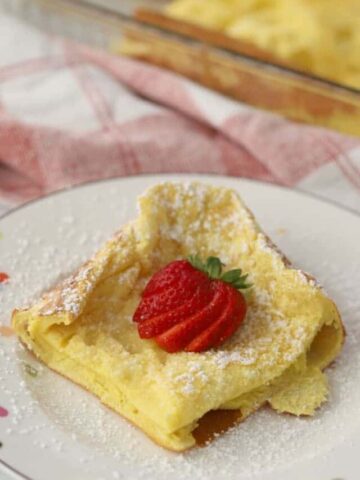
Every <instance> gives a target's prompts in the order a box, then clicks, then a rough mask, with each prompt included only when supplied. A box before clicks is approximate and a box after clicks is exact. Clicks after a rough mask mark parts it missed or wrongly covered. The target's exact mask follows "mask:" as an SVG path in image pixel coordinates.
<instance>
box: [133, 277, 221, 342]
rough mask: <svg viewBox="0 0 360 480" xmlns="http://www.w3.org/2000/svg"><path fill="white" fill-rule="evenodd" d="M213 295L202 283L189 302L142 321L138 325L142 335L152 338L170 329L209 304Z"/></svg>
mask: <svg viewBox="0 0 360 480" xmlns="http://www.w3.org/2000/svg"><path fill="white" fill-rule="evenodd" d="M213 296H214V292H213V291H212V290H209V289H208V288H207V285H205V284H203V285H200V286H199V287H197V289H196V291H195V294H193V296H192V297H191V299H190V300H188V301H187V302H186V301H185V303H183V304H182V305H181V306H180V307H177V308H174V309H173V310H167V311H166V313H164V314H163V315H157V316H154V317H151V318H148V319H146V320H143V321H141V323H140V324H139V326H138V330H139V335H140V337H141V338H152V337H154V336H156V335H159V334H161V333H163V332H164V331H165V330H168V329H169V328H171V327H173V326H174V325H175V324H177V323H179V322H181V321H182V320H183V319H186V318H188V317H190V316H191V315H193V314H194V313H195V312H198V311H199V310H200V309H202V308H203V307H205V306H207V305H208V304H209V302H210V301H211V298H212V297H213Z"/></svg>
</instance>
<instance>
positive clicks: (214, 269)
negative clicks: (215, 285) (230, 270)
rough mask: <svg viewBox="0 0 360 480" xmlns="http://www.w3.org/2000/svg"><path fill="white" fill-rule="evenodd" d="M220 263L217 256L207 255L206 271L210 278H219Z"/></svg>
mask: <svg viewBox="0 0 360 480" xmlns="http://www.w3.org/2000/svg"><path fill="white" fill-rule="evenodd" d="M221 270H222V263H221V261H220V260H219V258H218V257H209V258H208V259H207V261H206V273H207V274H208V275H209V277H210V278H214V279H216V278H220V276H221Z"/></svg>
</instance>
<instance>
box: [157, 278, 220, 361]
mask: <svg viewBox="0 0 360 480" xmlns="http://www.w3.org/2000/svg"><path fill="white" fill-rule="evenodd" d="M226 301H227V291H226V287H225V285H224V284H221V285H219V287H218V288H216V289H215V294H214V296H213V299H212V300H211V302H210V303H209V304H208V305H207V306H206V307H204V308H203V309H202V310H200V311H199V312H198V313H196V314H195V315H192V316H191V317H189V318H188V319H186V320H184V321H182V322H180V323H178V324H177V325H175V326H174V327H172V328H171V329H170V330H168V331H166V332H165V333H163V334H162V335H159V336H157V337H155V341H156V343H157V344H158V345H159V346H160V347H162V348H163V349H164V350H166V351H167V352H178V351H179V350H183V349H184V348H185V346H186V345H187V344H188V343H189V342H190V341H191V339H192V338H194V337H195V336H196V335H197V334H198V333H199V332H200V331H201V330H202V329H204V328H205V329H206V328H207V327H208V326H209V325H211V324H212V323H213V322H214V321H215V320H216V319H217V318H218V316H219V314H220V313H221V310H222V309H223V308H224V305H225V304H226Z"/></svg>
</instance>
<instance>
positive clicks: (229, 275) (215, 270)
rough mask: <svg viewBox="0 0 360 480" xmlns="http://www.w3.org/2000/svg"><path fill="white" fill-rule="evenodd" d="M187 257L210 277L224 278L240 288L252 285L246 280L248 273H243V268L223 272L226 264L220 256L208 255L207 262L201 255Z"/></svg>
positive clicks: (223, 279)
mask: <svg viewBox="0 0 360 480" xmlns="http://www.w3.org/2000/svg"><path fill="white" fill-rule="evenodd" d="M187 259H188V261H189V262H190V263H191V265H192V266H193V267H194V268H197V269H198V270H200V271H201V272H204V273H206V275H208V276H209V277H210V278H213V279H219V280H222V281H223V282H226V283H229V284H230V285H232V286H233V287H234V288H236V289H238V290H241V289H245V288H250V287H251V286H252V284H251V283H247V281H246V279H247V277H248V274H246V275H242V270H241V268H234V270H229V271H227V272H225V273H223V274H222V267H223V266H225V265H224V264H223V263H222V262H221V260H220V259H219V258H218V257H208V258H207V260H206V263H204V262H203V261H202V260H201V258H200V257H199V255H190V256H189V257H188V258H187Z"/></svg>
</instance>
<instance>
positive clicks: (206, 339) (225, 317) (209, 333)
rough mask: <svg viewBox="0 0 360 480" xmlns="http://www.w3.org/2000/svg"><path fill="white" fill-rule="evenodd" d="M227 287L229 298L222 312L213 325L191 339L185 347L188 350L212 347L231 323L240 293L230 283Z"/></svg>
mask: <svg viewBox="0 0 360 480" xmlns="http://www.w3.org/2000/svg"><path fill="white" fill-rule="evenodd" d="M219 285H222V283H220V282H219ZM225 288H226V297H227V298H226V304H225V305H224V306H223V309H222V312H221V314H220V315H219V317H218V318H217V320H216V321H215V322H214V323H212V325H210V326H209V327H208V328H206V329H205V330H203V331H202V332H201V333H200V334H199V335H198V336H197V337H195V338H193V340H191V342H190V343H189V344H188V345H187V346H186V347H185V348H184V350H185V351H186V352H202V351H204V350H207V349H208V348H211V347H212V346H213V345H214V344H215V343H217V342H219V340H220V338H221V337H222V335H221V334H222V331H223V329H224V328H226V327H227V326H228V325H229V324H230V323H231V321H232V317H233V315H234V312H235V310H236V306H237V297H238V293H237V291H236V290H235V289H233V288H232V287H230V286H228V285H226V286H225Z"/></svg>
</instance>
